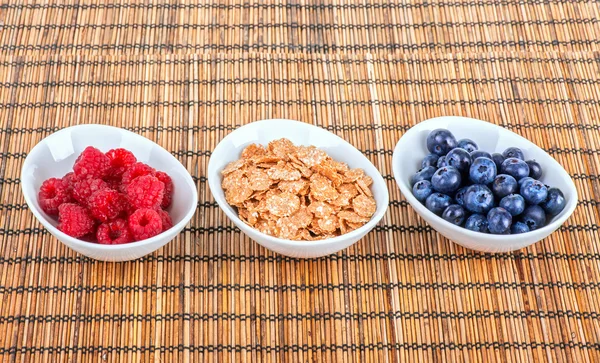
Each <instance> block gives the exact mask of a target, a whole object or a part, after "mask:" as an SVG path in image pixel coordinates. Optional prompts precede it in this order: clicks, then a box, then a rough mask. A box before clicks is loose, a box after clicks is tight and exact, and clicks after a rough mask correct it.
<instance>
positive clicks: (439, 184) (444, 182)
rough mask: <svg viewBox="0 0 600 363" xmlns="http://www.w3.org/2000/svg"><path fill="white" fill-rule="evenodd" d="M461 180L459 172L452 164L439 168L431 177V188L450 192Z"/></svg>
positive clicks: (455, 189) (446, 192) (452, 191)
mask: <svg viewBox="0 0 600 363" xmlns="http://www.w3.org/2000/svg"><path fill="white" fill-rule="evenodd" d="M461 181H462V178H461V176H460V172H459V171H458V170H457V169H456V168H455V167H453V166H445V167H443V168H439V169H438V170H436V172H435V173H434V174H433V176H432V177H431V184H432V185H433V189H434V190H435V191H437V192H440V193H444V194H451V193H454V192H455V191H457V190H458V188H459V187H460V183H461Z"/></svg>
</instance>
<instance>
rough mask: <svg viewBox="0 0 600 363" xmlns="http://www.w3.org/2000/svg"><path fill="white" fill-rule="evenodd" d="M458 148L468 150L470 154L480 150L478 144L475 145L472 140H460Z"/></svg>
mask: <svg viewBox="0 0 600 363" xmlns="http://www.w3.org/2000/svg"><path fill="white" fill-rule="evenodd" d="M456 146H457V147H459V148H461V149H465V150H467V152H469V153H471V152H473V151H475V150H477V149H479V148H478V147H477V144H476V143H475V141H473V140H471V139H460V140H458V144H457V145H456Z"/></svg>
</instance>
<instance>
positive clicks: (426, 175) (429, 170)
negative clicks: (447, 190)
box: [410, 166, 437, 186]
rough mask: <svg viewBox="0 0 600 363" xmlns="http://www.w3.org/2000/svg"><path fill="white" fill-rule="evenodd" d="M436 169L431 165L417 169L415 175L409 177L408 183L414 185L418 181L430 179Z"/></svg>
mask: <svg viewBox="0 0 600 363" xmlns="http://www.w3.org/2000/svg"><path fill="white" fill-rule="evenodd" d="M436 170H437V169H436V168H434V167H433V166H427V167H425V168H423V169H421V170H419V171H418V172H417V173H416V174H415V175H413V176H412V177H411V178H410V185H411V186H413V185H415V184H416V183H417V182H418V181H421V180H431V177H432V176H433V174H434V173H435V171H436Z"/></svg>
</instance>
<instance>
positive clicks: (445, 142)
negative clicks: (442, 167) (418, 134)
mask: <svg viewBox="0 0 600 363" xmlns="http://www.w3.org/2000/svg"><path fill="white" fill-rule="evenodd" d="M455 147H456V139H455V138H454V135H452V133H451V132H450V131H448V130H446V129H437V130H433V131H431V132H430V133H429V135H427V150H429V152H430V153H432V154H436V155H439V156H442V155H446V154H447V153H448V152H449V151H450V150H452V149H454V148H455Z"/></svg>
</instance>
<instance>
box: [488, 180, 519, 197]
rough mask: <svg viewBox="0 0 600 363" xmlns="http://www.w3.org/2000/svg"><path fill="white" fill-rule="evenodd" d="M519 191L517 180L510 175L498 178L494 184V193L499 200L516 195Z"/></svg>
mask: <svg viewBox="0 0 600 363" xmlns="http://www.w3.org/2000/svg"><path fill="white" fill-rule="evenodd" d="M521 180H522V179H521ZM517 190H519V185H518V184H517V180H516V179H515V178H513V177H512V176H510V175H508V174H500V175H498V176H496V179H494V182H493V183H492V191H493V192H494V195H495V196H496V197H498V198H504V197H506V196H507V195H509V194H513V193H516V192H517Z"/></svg>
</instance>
